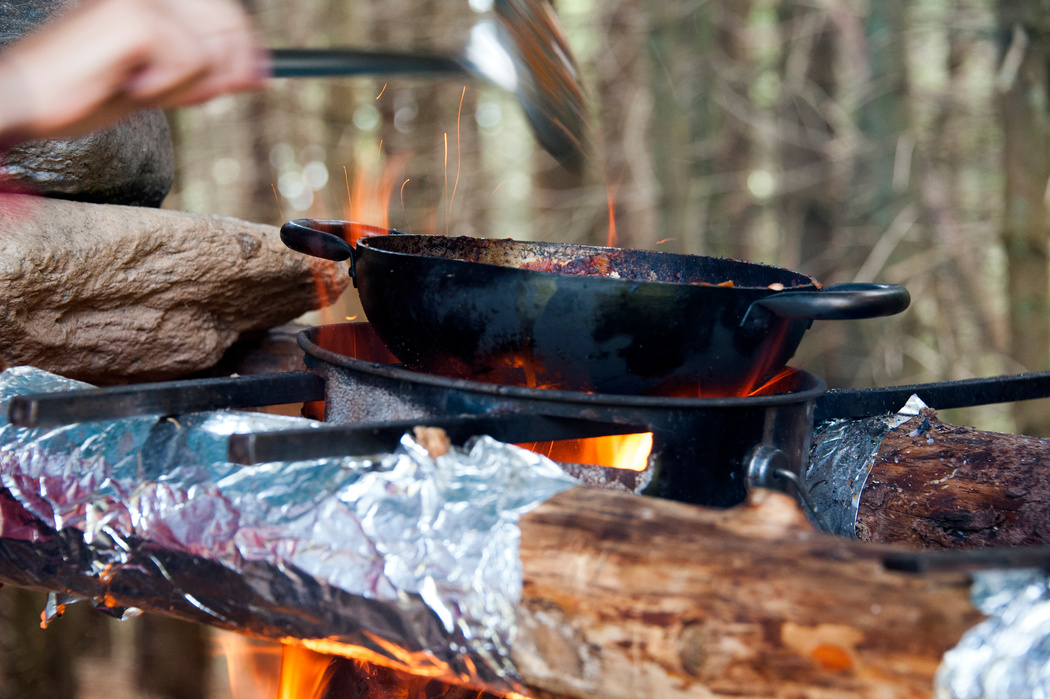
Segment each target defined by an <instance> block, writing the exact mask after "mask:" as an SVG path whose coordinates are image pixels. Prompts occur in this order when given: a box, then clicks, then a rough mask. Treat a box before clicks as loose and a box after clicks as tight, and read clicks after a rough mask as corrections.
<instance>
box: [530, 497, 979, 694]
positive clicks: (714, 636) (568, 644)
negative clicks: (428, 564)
mask: <svg viewBox="0 0 1050 699" xmlns="http://www.w3.org/2000/svg"><path fill="white" fill-rule="evenodd" d="M521 526H522V534H521V558H522V563H523V566H524V575H525V578H524V595H523V599H522V602H521V606H520V608H519V633H518V637H517V639H516V641H515V646H514V659H515V662H516V663H517V666H518V668H519V669H520V671H521V673H522V676H523V677H524V678H525V681H526V683H527V684H528V685H529V687H530V689H532V690H533V691H534V692H535V693H536V694H537V696H544V695H545V693H547V692H552V693H558V694H563V695H566V696H573V697H605V698H609V697H642V696H651V697H662V698H671V697H712V696H714V697H722V696H727V697H728V696H735V697H736V696H755V697H757V696H762V697H830V696H845V695H849V696H855V697H875V696H895V697H922V696H930V695H931V693H932V691H933V674H934V672H935V671H936V669H937V667H938V665H939V663H940V659H941V656H942V655H943V653H944V652H945V651H947V650H948V649H949V648H951V647H953V646H954V645H955V644H956V642H957V641H958V640H959V638H960V637H961V635H962V634H963V633H964V632H965V631H966V630H967V629H969V628H970V627H972V626H973V625H974V624H975V623H977V621H978V620H979V619H980V615H979V614H978V613H977V612H976V611H975V610H974V609H973V607H972V605H971V604H970V602H969V599H968V594H967V590H968V581H967V579H966V577H965V576H962V575H960V574H957V573H956V574H949V573H944V572H942V573H939V574H937V575H926V576H916V575H910V574H905V573H900V572H893V571H890V570H888V569H887V568H886V567H885V566H884V565H883V562H882V558H881V557H882V556H883V555H887V549H884V548H882V547H877V546H874V545H870V544H862V543H859V542H853V541H848V540H845V539H838V538H834V537H830V536H827V535H823V534H819V533H817V532H815V531H813V530H812V529H811V528H810V527H809V525H808V523H806V521H805V518H804V517H803V515H802V514H801V513H800V512H799V510H798V508H797V507H796V506H795V504H794V502H793V501H791V500H789V499H787V498H786V497H785V496H782V495H779V494H774V493H771V492H758V493H755V494H754V495H753V497H752V499H751V502H750V503H749V504H748V505H746V506H741V507H737V508H733V509H731V510H725V511H720V510H712V509H704V508H698V507H693V506H689V505H683V504H679V503H673V502H667V501H662V500H654V499H650V498H644V497H643V498H640V497H636V496H629V495H620V494H615V493H611V492H607V491H598V490H582V489H576V490H571V491H568V492H566V493H563V494H562V495H559V496H557V497H555V498H553V499H552V500H550V501H548V502H547V503H545V504H543V505H542V506H541V507H540V508H538V509H537V510H535V511H533V512H532V513H530V514H528V515H526V516H525V517H524V518H523V519H522V522H521Z"/></svg>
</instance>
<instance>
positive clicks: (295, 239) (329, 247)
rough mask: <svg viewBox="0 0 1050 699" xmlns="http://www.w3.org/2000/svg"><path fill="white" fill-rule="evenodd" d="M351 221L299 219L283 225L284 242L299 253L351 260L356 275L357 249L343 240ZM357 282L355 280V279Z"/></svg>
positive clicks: (282, 237)
mask: <svg viewBox="0 0 1050 699" xmlns="http://www.w3.org/2000/svg"><path fill="white" fill-rule="evenodd" d="M351 225H353V224H351V223H350V222H349V221H338V220H332V219H320V218H298V219H295V220H294V221H288V222H287V223H286V224H284V225H283V226H281V242H283V243H284V244H285V245H287V246H288V247H289V248H291V249H292V250H295V251H296V252H301V253H303V254H304V255H311V256H313V257H321V258H324V259H326V260H335V261H336V262H342V261H343V260H347V259H348V260H350V276H351V277H353V276H354V246H353V245H351V244H350V243H348V242H346V240H345V239H344V238H345V237H346V234H347V228H348V227H349V226H351ZM355 279H356V277H355Z"/></svg>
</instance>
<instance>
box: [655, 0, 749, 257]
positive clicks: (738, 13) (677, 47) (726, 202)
mask: <svg viewBox="0 0 1050 699" xmlns="http://www.w3.org/2000/svg"><path fill="white" fill-rule="evenodd" d="M751 9H752V2H751V0H730V1H727V2H720V3H704V4H701V5H700V6H697V4H696V3H692V2H671V3H664V4H661V5H658V6H654V7H653V9H652V12H653V16H654V26H653V29H652V32H651V35H650V38H649V47H650V52H651V54H652V63H653V66H652V77H651V79H650V81H649V83H650V84H648V85H646V89H648V90H649V91H650V92H651V93H652V94H653V100H654V107H653V113H652V141H653V160H654V163H655V171H656V175H655V177H656V178H657V181H658V183H659V186H660V196H661V199H660V216H661V219H662V224H663V230H662V234H663V235H664V236H666V237H673V238H677V239H678V241H679V242H677V243H676V247H678V248H679V249H681V250H682V251H684V252H688V253H694V254H716V255H728V256H733V257H740V258H745V259H746V258H749V257H751V254H750V253H751V234H752V229H753V228H754V225H755V223H756V220H757V213H758V208H757V206H756V205H755V201H754V197H753V196H752V194H751V192H750V191H749V190H748V186H747V178H748V175H749V174H750V172H751V170H752V168H753V167H754V155H755V154H754V150H755V144H754V135H753V133H752V128H753V127H752V121H753V120H754V119H755V117H756V113H755V110H754V106H753V105H752V104H751V101H750V98H749V89H750V87H751V81H752V79H753V78H754V75H755V67H754V62H753V60H752V57H751V54H750V49H749V44H748V40H747V32H748V23H749V13H750V12H751Z"/></svg>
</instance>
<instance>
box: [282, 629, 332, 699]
mask: <svg viewBox="0 0 1050 699" xmlns="http://www.w3.org/2000/svg"><path fill="white" fill-rule="evenodd" d="M331 667H332V659H331V658H330V657H328V656H326V655H322V654H321V653H317V652H314V651H312V650H309V649H307V648H303V647H301V646H298V645H292V644H287V643H286V644H285V645H284V653H283V656H282V660H281V687H280V690H279V692H278V694H277V699H321V697H322V696H323V695H324V691H325V689H326V688H327V687H328V682H329V672H328V671H329V669H330V668H331Z"/></svg>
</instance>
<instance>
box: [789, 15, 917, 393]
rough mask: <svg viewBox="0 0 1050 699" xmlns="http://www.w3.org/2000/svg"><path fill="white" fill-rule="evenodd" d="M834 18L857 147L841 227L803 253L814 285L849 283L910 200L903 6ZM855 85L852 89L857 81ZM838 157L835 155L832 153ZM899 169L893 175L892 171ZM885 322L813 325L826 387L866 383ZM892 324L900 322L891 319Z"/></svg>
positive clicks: (844, 202)
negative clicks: (852, 95) (820, 340)
mask: <svg viewBox="0 0 1050 699" xmlns="http://www.w3.org/2000/svg"><path fill="white" fill-rule="evenodd" d="M832 7H837V8H838V10H839V14H838V21H839V23H840V27H841V28H842V29H843V31H845V32H847V35H846V36H845V37H844V39H843V47H842V48H843V49H844V53H852V54H854V56H853V57H852V58H851V59H850V60H849V61H844V62H843V66H844V69H845V70H849V71H850V74H849V76H848V80H849V81H850V82H849V83H848V84H845V85H843V86H842V87H843V88H844V89H845V90H847V91H852V90H856V89H857V88H858V87H861V89H860V90H859V94H860V95H861V97H860V99H859V100H858V101H857V102H855V103H852V104H848V105H846V108H848V109H849V110H851V112H852V113H853V114H854V115H855V116H854V120H855V126H854V128H855V129H856V132H855V133H854V134H852V141H853V142H854V143H856V144H857V148H856V149H855V150H854V151H853V152H852V153H851V154H850V161H851V164H852V166H853V167H852V172H851V173H850V176H849V178H850V179H849V185H848V188H847V189H846V191H845V192H844V196H842V197H841V199H840V201H841V202H842V209H843V210H842V213H841V221H840V223H841V225H839V226H838V227H837V232H836V234H834V235H833V236H832V238H831V239H829V240H827V241H826V242H825V243H824V245H823V249H822V250H821V249H820V248H819V247H818V246H819V241H814V242H815V243H816V245H815V246H814V247H813V248H811V254H813V255H814V256H815V257H812V258H809V259H808V260H805V259H804V260H803V261H802V262H803V265H804V269H805V270H806V271H812V270H818V271H819V273H820V275H821V276H820V278H821V281H823V282H825V283H835V282H842V281H852V280H853V278H854V277H855V276H856V274H857V273H858V271H859V270H861V269H862V267H863V265H864V263H865V261H866V258H867V257H868V255H869V253H870V252H871V250H872V249H873V248H874V247H875V246H876V245H877V243H878V242H879V241H880V239H882V238H883V236H885V235H887V232H888V231H890V230H892V228H893V226H894V222H895V221H897V220H898V218H899V217H901V214H902V211H904V210H905V207H907V206H908V205H909V203H910V202H911V201H912V200H913V197H914V194H913V191H912V183H911V178H910V176H909V175H908V173H909V169H910V161H911V158H910V154H909V152H908V148H906V147H903V146H905V145H906V144H908V143H910V140H909V139H910V136H909V129H910V126H911V123H910V115H909V110H910V99H911V95H910V86H909V82H908V72H907V71H908V50H907V43H906V37H907V36H908V33H907V29H908V26H907V22H906V13H905V10H906V3H905V2H904V0H883V1H881V2H873V3H870V4H868V5H867V8H868V14H867V15H866V16H865V17H863V19H862V25H858V26H853V25H852V24H851V22H856V20H854V19H852V18H850V17H849V13H848V12H847V11H846V6H844V5H839V6H836V5H832ZM858 80H859V81H861V82H860V83H859V85H858V83H857V82H854V81H858ZM840 157H841V156H840ZM898 168H901V170H898ZM885 322H886V321H879V320H868V321H863V322H845V323H826V324H822V325H825V326H831V327H827V328H821V332H822V333H824V335H823V337H824V338H825V344H824V347H823V348H822V349H823V350H824V352H823V357H822V364H823V365H822V367H821V369H820V371H821V373H822V374H823V375H824V377H825V379H826V380H827V381H828V383H829V384H830V385H832V386H853V385H858V384H862V383H868V382H869V381H870V378H869V379H868V380H865V377H870V376H871V375H872V366H871V364H872V361H873V357H872V352H873V348H874V347H876V346H878V343H879V340H880V334H881V333H880V328H881V326H882V325H883V324H884V323H885ZM893 322H895V323H898V324H899V323H900V320H894V321H893Z"/></svg>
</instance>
